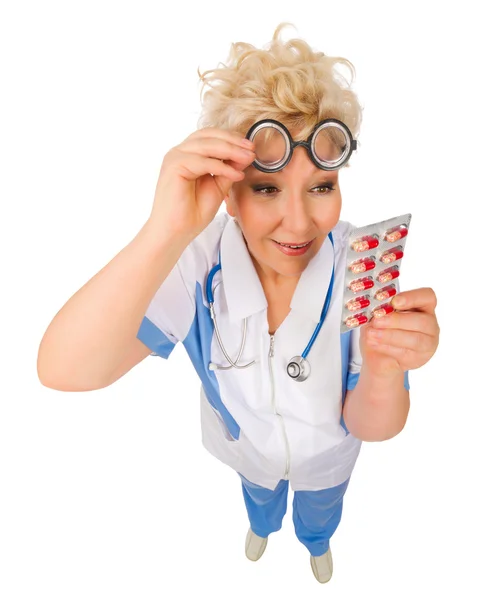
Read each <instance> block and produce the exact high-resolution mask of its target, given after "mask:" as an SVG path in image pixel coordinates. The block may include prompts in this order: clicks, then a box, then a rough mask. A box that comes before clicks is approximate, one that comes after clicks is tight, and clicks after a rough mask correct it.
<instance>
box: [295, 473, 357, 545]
mask: <svg viewBox="0 0 483 600" xmlns="http://www.w3.org/2000/svg"><path fill="white" fill-rule="evenodd" d="M349 479H350V478H349ZM349 479H347V480H346V481H345V482H344V483H342V484H340V485H338V486H336V487H333V488H329V489H326V490H317V491H313V492H303V491H296V492H294V498H293V522H294V525H295V534H296V536H297V538H298V539H299V540H300V541H301V542H302V544H303V545H304V546H305V547H306V548H307V550H308V551H309V552H310V554H311V555H312V556H321V555H322V554H325V553H326V552H327V551H328V549H329V540H330V538H331V537H332V535H333V534H334V532H335V530H336V529H337V526H338V525H339V522H340V519H341V516H342V501H343V498H344V494H345V491H346V489H347V486H348V484H349Z"/></svg>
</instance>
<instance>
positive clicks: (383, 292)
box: [374, 284, 396, 302]
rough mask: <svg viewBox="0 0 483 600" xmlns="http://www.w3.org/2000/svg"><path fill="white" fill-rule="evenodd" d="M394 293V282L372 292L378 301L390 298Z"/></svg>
mask: <svg viewBox="0 0 483 600" xmlns="http://www.w3.org/2000/svg"><path fill="white" fill-rule="evenodd" d="M395 295H396V286H395V285H394V284H391V285H387V286H386V287H383V288H381V289H380V290H379V291H378V292H376V293H375V294H374V298H375V299H376V300H377V301H378V302H382V301H383V300H387V299H388V298H392V296H395Z"/></svg>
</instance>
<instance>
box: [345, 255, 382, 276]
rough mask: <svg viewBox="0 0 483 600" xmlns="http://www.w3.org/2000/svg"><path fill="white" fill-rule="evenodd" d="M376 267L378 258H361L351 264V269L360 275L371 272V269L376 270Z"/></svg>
mask: <svg viewBox="0 0 483 600" xmlns="http://www.w3.org/2000/svg"><path fill="white" fill-rule="evenodd" d="M375 266H376V257H375V256H368V257H366V258H360V259H359V260H356V261H355V262H353V263H352V264H350V265H349V269H350V270H351V271H352V272H353V273H356V274H358V273H365V272H366V271H370V270H371V269H374V268H375Z"/></svg>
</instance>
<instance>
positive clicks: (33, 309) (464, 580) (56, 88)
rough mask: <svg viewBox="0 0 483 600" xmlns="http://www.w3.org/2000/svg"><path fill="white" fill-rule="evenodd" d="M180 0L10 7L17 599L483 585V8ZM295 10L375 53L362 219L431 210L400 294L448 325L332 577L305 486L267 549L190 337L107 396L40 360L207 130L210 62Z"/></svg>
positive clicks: (5, 402) (366, 95)
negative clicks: (323, 574) (306, 539)
mask: <svg viewBox="0 0 483 600" xmlns="http://www.w3.org/2000/svg"><path fill="white" fill-rule="evenodd" d="M163 4H164V3H162V2H139V1H138V2H108V1H105V0H102V1H99V0H96V1H95V2H92V1H90V0H89V1H87V0H85V1H83V2H60V1H58V2H54V1H49V0H46V1H44V2H42V3H34V2H26V1H17V2H15V3H13V2H12V3H9V4H7V3H4V4H2V8H1V13H0V56H1V63H0V65H1V67H0V68H1V88H2V91H1V95H0V103H1V111H0V118H1V123H0V131H1V134H0V135H1V139H0V152H1V156H0V158H1V162H0V172H1V179H0V186H1V187H0V200H1V233H2V235H1V239H0V244H1V264H2V270H1V279H0V287H1V290H2V291H1V295H0V302H1V315H2V338H3V343H2V362H1V375H0V377H1V389H0V397H1V414H0V486H1V494H0V504H1V506H0V554H1V556H0V597H1V598H2V599H3V600H18V599H22V600H24V599H25V600H27V599H28V600H32V599H37V598H41V597H45V598H49V599H50V600H57V599H63V600H65V599H69V600H77V599H82V600H83V599H86V598H89V599H91V600H98V599H99V600H100V599H102V600H106V599H110V598H113V599H114V598H116V600H120V599H133V600H134V599H136V600H137V599H139V598H143V599H144V600H152V599H155V598H160V597H161V598H162V597H170V598H185V597H189V596H188V595H190V594H193V595H201V596H203V597H208V598H211V599H218V598H220V599H221V598H228V597H229V598H247V597H252V598H253V597H255V598H258V597H260V598H261V597H263V595H267V594H270V595H271V596H273V597H284V598H285V597H290V596H300V597H305V598H319V597H320V596H321V595H324V597H325V598H329V599H342V598H344V599H345V598H347V597H349V594H352V595H353V596H354V597H359V598H370V599H371V600H386V599H387V598H391V599H393V600H396V599H399V598H401V599H402V598H408V597H414V598H423V597H431V598H436V597H438V598H449V597H454V596H455V595H456V594H458V596H459V597H465V598H477V597H482V595H481V594H482V583H481V557H482V553H481V537H482V534H483V526H482V517H481V507H482V505H483V495H482V492H481V473H482V468H481V462H482V460H481V459H482V449H481V444H480V440H481V437H482V427H481V422H482V417H483V409H482V403H483V393H482V384H481V358H480V356H481V354H480V352H481V351H480V344H479V338H480V337H481V333H482V312H481V311H482V309H481V296H480V295H479V294H476V293H475V292H476V291H477V289H479V290H480V292H481V265H482V263H481V239H482V238H481V227H482V210H481V205H482V200H483V198H482V183H481V164H480V163H481V155H482V149H481V148H482V138H483V129H482V119H481V105H482V103H481V88H480V86H481V78H480V74H481V60H482V58H483V51H482V46H481V42H480V40H481V31H480V27H479V25H478V22H479V20H478V18H477V14H476V7H477V3H473V2H470V1H468V2H464V1H460V2H457V3H456V2H455V3H447V2H428V1H426V2H424V1H418V2H404V3H403V4H399V5H396V4H394V3H387V2H368V1H367V0H366V1H365V2H355V1H350V2H349V1H348V0H345V1H344V2H312V1H311V2H303V1H298V2H284V1H277V2H271V3H262V2H260V1H259V0H257V1H253V2H249V1H246V0H245V1H244V2H226V1H225V2H215V1H214V0H208V1H203V2H200V3H197V4H195V3H193V5H192V6H191V5H188V4H186V3H184V2H183V3H181V2H169V3H166V4H167V6H164V5H163ZM282 21H289V22H291V23H293V24H294V25H295V28H290V29H287V30H286V31H285V33H284V37H285V38H288V37H302V38H304V39H305V40H306V41H307V42H308V43H309V44H311V45H312V46H313V47H314V48H316V49H317V50H320V51H323V52H325V53H326V54H331V55H338V56H343V57H346V58H349V60H351V61H352V62H353V64H354V65H355V67H356V73H357V77H356V81H355V82H354V89H355V91H356V92H357V93H358V95H359V97H360V100H361V102H362V104H363V106H364V113H363V115H364V117H363V125H362V129H361V133H360V136H359V139H360V141H361V147H360V150H359V151H358V152H357V153H356V154H354V155H353V158H352V160H351V164H352V166H351V168H349V169H345V170H344V171H343V172H342V173H341V176H340V182H341V187H342V195H343V203H344V206H343V212H342V218H343V219H346V220H350V221H351V222H353V223H354V224H356V225H357V226H362V225H366V224H368V223H371V222H375V221H379V220H383V219H386V218H391V217H393V216H397V215H399V214H403V213H406V212H411V213H412V215H413V220H412V223H411V231H410V237H409V238H408V242H407V244H406V256H405V259H404V262H403V272H402V275H401V289H412V288H417V287H425V286H430V287H433V289H434V290H435V291H436V294H437V296H438V307H437V316H438V319H439V323H440V326H441V339H440V346H439V349H438V351H437V353H436V355H435V356H434V358H433V359H432V360H431V362H430V363H428V364H427V365H426V366H424V367H423V368H421V369H419V370H416V371H413V372H411V373H410V382H411V401H412V407H411V412H410V416H409V420H408V423H407V426H406V428H405V430H404V431H403V432H402V433H401V434H400V435H399V436H397V437H396V438H394V439H392V440H390V441H387V442H383V443H373V444H370V443H367V444H364V446H363V450H362V453H361V455H360V458H359V461H358V463H357V465H356V469H355V471H354V474H353V477H352V481H351V484H350V487H349V489H348V492H347V494H346V497H345V505H344V514H343V519H342V522H341V524H340V526H339V529H338V530H337V532H336V534H335V536H334V537H333V539H332V542H331V545H332V552H333V557H334V576H333V579H332V581H331V582H330V583H329V584H327V585H326V586H324V588H323V589H321V586H320V584H319V583H317V581H316V580H315V579H314V577H313V575H312V572H311V569H310V566H309V554H308V552H307V550H306V549H305V547H303V546H302V545H301V544H300V543H299V542H298V541H297V539H296V538H295V534H294V531H293V525H292V521H291V518H292V512H291V500H292V492H290V495H289V508H288V512H287V516H286V517H285V520H284V525H283V528H282V530H281V531H280V532H278V533H276V534H274V535H273V536H271V538H270V539H269V543H268V547H267V550H266V553H265V555H264V556H263V558H262V559H261V560H260V561H259V562H257V563H252V562H250V561H248V560H247V559H246V558H245V556H244V541H245V534H246V531H247V528H248V520H247V517H246V513H245V507H244V503H243V499H242V494H241V485H240V481H239V478H238V476H237V475H236V474H235V473H234V472H232V471H231V470H230V469H229V468H228V467H225V466H224V465H223V464H222V463H219V462H218V461H217V460H216V459H214V458H212V457H211V456H210V455H209V454H208V453H207V452H206V451H205V450H204V449H203V447H202V446H201V437H200V430H199V404H198V402H199V401H198V397H199V381H198V379H197V376H196V373H195V371H194V369H193V368H192V366H191V363H190V362H189V360H188V357H187V355H186V353H185V351H184V349H183V347H182V346H181V345H179V347H177V348H176V349H175V351H174V352H173V354H172V355H171V358H170V359H169V361H164V360H163V359H161V358H157V357H156V358H155V357H149V358H148V359H147V360H146V361H144V362H143V363H141V364H140V365H139V366H138V367H136V368H135V369H134V370H133V371H131V372H130V373H128V374H127V375H126V376H125V377H124V378H122V379H121V380H119V381H118V382H116V383H115V384H114V385H112V386H111V387H109V388H107V389H102V390H100V391H95V392H88V393H65V392H58V391H54V390H51V389H47V388H45V387H43V386H42V385H41V384H40V383H39V381H38V379H37V373H36V360H37V351H38V346H39V344H40V340H41V337H42V335H43V333H44V332H45V330H46V328H47V327H48V325H49V323H50V321H51V320H52V318H53V317H54V315H55V313H56V312H57V311H58V310H59V309H60V308H61V307H62V306H63V305H64V303H65V302H66V301H67V300H68V299H69V298H70V297H71V296H72V295H73V294H74V293H75V292H76V291H77V290H78V289H79V288H80V287H81V286H82V285H83V284H84V283H85V282H86V281H87V280H88V279H90V278H91V277H92V276H93V275H94V274H95V273H97V272H98V271H99V270H100V269H101V268H102V267H103V266H104V265H105V264H106V263H107V262H109V261H110V260H111V259H112V258H113V257H114V256H115V255H116V254H117V253H118V252H119V251H120V250H121V248H123V247H124V246H125V245H127V244H128V243H129V242H130V241H131V240H132V238H133V237H134V236H135V235H136V233H137V232H138V230H139V229H140V228H141V226H142V225H143V223H144V222H145V220H146V219H147V218H148V216H149V212H150V209H151V205H152V200H153V197H154V189H155V185H156V181H157V177H158V174H159V168H160V166H161V162H162V160H163V156H164V154H165V153H166V152H167V150H168V149H169V148H170V147H172V146H173V145H175V144H177V143H179V142H180V141H182V140H183V139H184V138H185V137H186V136H187V135H188V134H189V133H191V132H192V131H193V130H194V129H195V128H196V119H197V117H198V112H199V107H200V101H199V90H200V87H199V84H198V77H197V72H196V70H197V67H200V70H205V69H208V68H214V67H216V66H217V64H218V63H219V62H223V61H225V60H226V58H227V56H228V51H229V47H230V44H231V43H232V42H236V41H245V42H249V43H252V44H254V45H256V46H257V47H261V46H263V45H265V44H267V43H268V42H269V40H270V39H271V37H272V35H273V31H274V30H275V27H276V26H277V25H278V23H280V22H282ZM473 303H474V304H473ZM168 594H169V595H168Z"/></svg>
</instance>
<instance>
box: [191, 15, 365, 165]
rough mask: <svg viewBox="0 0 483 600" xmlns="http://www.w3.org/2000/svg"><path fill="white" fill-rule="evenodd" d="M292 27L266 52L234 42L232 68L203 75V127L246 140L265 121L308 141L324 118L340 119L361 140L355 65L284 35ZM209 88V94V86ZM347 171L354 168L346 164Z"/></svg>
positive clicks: (223, 66) (277, 32) (277, 31)
mask: <svg viewBox="0 0 483 600" xmlns="http://www.w3.org/2000/svg"><path fill="white" fill-rule="evenodd" d="M287 25H292V24H291V23H285V22H284V23H280V25H278V26H277V28H276V29H275V33H274V34H273V38H272V41H271V44H269V46H268V48H267V49H258V48H256V47H255V46H253V45H252V44H248V43H245V42H236V43H232V45H231V49H230V53H229V56H228V60H227V64H224V63H219V65H221V66H219V67H218V68H216V69H209V70H207V71H204V72H203V73H201V72H200V70H199V68H198V76H199V78H200V81H201V82H202V84H203V85H202V88H201V92H200V99H201V104H202V109H201V114H200V117H199V119H198V128H203V127H218V128H220V129H230V130H233V131H238V132H240V133H243V134H244V135H245V134H246V132H247V131H248V129H249V128H250V127H251V125H253V123H255V122H256V121H259V120H261V119H276V120H277V121H280V122H281V123H283V124H284V125H285V126H286V127H287V128H288V129H289V130H290V131H291V132H296V134H294V135H293V138H294V140H296V141H301V140H304V139H307V138H308V136H309V135H310V133H311V131H312V130H313V129H314V127H315V125H316V124H317V123H318V122H319V121H322V120H323V119H328V118H335V119H339V120H340V121H342V122H343V123H345V125H347V127H348V128H349V130H350V132H351V134H352V136H353V137H354V138H356V137H357V135H358V133H359V129H360V125H361V121H362V111H363V107H362V106H361V104H360V102H359V100H358V97H357V95H356V94H355V92H354V91H353V90H351V89H350V86H351V85H352V82H353V80H354V78H355V68H354V65H353V64H352V63H351V62H350V61H349V60H348V59H346V58H342V57H339V56H327V55H326V54H324V53H323V52H317V51H315V50H314V49H312V48H311V47H310V46H309V45H308V44H307V42H305V41H304V40H302V39H299V38H292V39H290V40H288V41H286V42H284V41H283V40H282V39H281V38H280V34H281V32H282V30H283V29H284V27H286V26H287ZM338 64H341V65H343V66H346V67H348V69H349V71H350V73H351V80H350V82H348V81H347V79H346V78H345V77H344V76H343V75H341V74H340V73H339V72H337V70H336V66H337V65H338ZM207 85H208V86H209V87H210V89H209V90H206V91H205V86H207ZM345 166H349V163H346V165H345Z"/></svg>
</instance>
